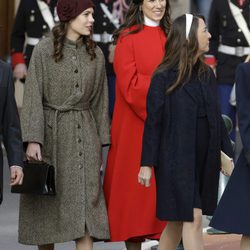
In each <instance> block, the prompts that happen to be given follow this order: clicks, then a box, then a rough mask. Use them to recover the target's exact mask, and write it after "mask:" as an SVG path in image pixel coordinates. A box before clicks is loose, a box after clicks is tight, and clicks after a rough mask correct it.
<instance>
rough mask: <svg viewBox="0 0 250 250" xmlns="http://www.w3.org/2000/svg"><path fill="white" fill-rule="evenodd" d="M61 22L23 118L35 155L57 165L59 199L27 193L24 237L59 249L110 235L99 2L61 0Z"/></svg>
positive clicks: (34, 73) (35, 61)
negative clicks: (96, 36)
mask: <svg viewBox="0 0 250 250" xmlns="http://www.w3.org/2000/svg"><path fill="white" fill-rule="evenodd" d="M57 12H58V16H59V18H60V24H59V25H58V26H56V27H55V28H54V29H53V36H52V37H49V38H45V39H43V40H42V41H41V42H40V43H39V44H38V45H37V46H36V47H35V49H34V51H33V55H32V59H31V62H30V67H29V71H28V76H27V80H26V85H25V95H24V106H23V110H22V116H21V123H22V131H23V140H24V142H26V143H27V151H26V154H27V158H28V160H38V161H41V160H42V161H45V162H48V163H50V164H53V165H54V166H55V170H56V189H57V190H56V191H57V194H56V196H35V195H22V196H21V201H20V218H19V242H20V243H23V244H30V245H38V249H40V250H51V249H54V243H58V242H65V241H70V240H75V241H76V249H77V250H81V249H85V250H86V249H92V247H93V246H92V238H97V239H108V238H109V229H108V220H107V213H106V206H105V201H104V197H103V191H102V186H101V181H100V175H99V169H100V166H101V164H102V162H101V146H102V145H104V144H109V142H110V138H109V137H110V136H109V120H108V98H107V86H106V73H105V63H104V57H103V54H102V52H101V50H100V49H99V48H98V47H96V46H95V44H94V42H93V41H92V40H91V39H90V35H91V30H92V27H93V22H94V19H93V12H94V9H93V3H92V1H91V0H59V1H58V5H57Z"/></svg>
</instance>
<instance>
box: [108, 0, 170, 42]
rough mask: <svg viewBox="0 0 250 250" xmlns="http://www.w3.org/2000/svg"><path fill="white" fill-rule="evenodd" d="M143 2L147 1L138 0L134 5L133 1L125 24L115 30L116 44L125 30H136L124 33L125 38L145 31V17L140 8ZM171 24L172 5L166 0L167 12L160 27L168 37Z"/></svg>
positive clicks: (132, 0)
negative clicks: (131, 28) (133, 27)
mask: <svg viewBox="0 0 250 250" xmlns="http://www.w3.org/2000/svg"><path fill="white" fill-rule="evenodd" d="M143 1H145V0H137V1H136V3H134V0H131V2H130V5H129V8H128V11H127V13H126V16H125V21H124V23H123V24H122V25H121V26H120V27H119V28H118V29H117V30H115V32H114V34H113V39H114V43H117V39H118V37H119V35H120V34H121V33H123V32H124V31H125V30H128V29H129V28H130V27H132V26H135V29H133V30H128V31H127V32H125V33H123V36H126V35H129V34H135V33H138V32H139V31H141V30H142V29H143V24H144V16H143V12H142V11H141V7H140V6H141V5H142V3H143ZM170 23H171V22H170V5H169V0H166V10H165V13H164V16H163V18H162V19H161V21H160V27H161V28H162V30H163V31H164V32H165V34H166V36H167V35H168V32H169V28H170Z"/></svg>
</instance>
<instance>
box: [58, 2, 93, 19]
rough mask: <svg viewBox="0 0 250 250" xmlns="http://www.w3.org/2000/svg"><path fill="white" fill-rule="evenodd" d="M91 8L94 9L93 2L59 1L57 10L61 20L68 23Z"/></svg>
mask: <svg viewBox="0 0 250 250" xmlns="http://www.w3.org/2000/svg"><path fill="white" fill-rule="evenodd" d="M91 7H92V8H93V7H94V4H93V2H92V1H91V0H59V1H58V2H57V7H56V8H57V14H58V17H59V20H60V21H61V22H68V21H70V20H71V19H73V18H75V17H77V16H78V15H79V14H81V13H82V12H83V11H84V10H86V9H88V8H91Z"/></svg>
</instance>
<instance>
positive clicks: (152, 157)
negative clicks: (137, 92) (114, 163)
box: [141, 73, 167, 166]
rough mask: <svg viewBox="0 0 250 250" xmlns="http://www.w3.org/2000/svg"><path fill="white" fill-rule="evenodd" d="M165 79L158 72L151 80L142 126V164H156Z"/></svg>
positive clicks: (164, 97)
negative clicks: (145, 115) (143, 124)
mask: <svg viewBox="0 0 250 250" xmlns="http://www.w3.org/2000/svg"><path fill="white" fill-rule="evenodd" d="M166 80H167V79H165V78H164V77H162V75H161V74H160V73H158V74H156V75H155V76H154V77H153V78H152V81H151V84H150V88H149V91H148V96H147V118H146V121H145V126H144V133H143V142H142V157H141V165H142V166H157V161H158V152H159V146H160V140H161V138H160V137H161V127H162V114H163V110H164V104H165V99H166V98H167V96H166V87H165V86H166V84H165V82H166Z"/></svg>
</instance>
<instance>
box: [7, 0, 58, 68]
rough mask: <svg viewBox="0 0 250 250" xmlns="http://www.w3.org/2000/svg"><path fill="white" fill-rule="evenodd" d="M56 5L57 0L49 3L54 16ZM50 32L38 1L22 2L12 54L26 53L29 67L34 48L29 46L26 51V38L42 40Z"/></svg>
mask: <svg viewBox="0 0 250 250" xmlns="http://www.w3.org/2000/svg"><path fill="white" fill-rule="evenodd" d="M56 3H57V0H51V1H50V3H49V7H50V10H51V13H52V15H53V16H55V6H56ZM49 31H50V29H49V26H48V24H47V23H46V20H44V19H43V16H42V14H41V11H40V9H39V7H38V4H37V0H21V1H20V4H19V7H18V10H17V14H16V19H15V22H14V26H13V29H12V34H11V53H12V54H13V55H14V54H15V53H23V52H24V58H25V62H26V64H27V65H28V64H29V61H30V57H31V54H32V51H33V48H34V46H32V45H27V46H26V47H25V49H24V46H25V36H27V37H32V38H38V39H40V38H42V37H43V36H44V35H45V34H46V33H48V32H49ZM14 61H15V59H14ZM17 63H20V62H16V64H17Z"/></svg>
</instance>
